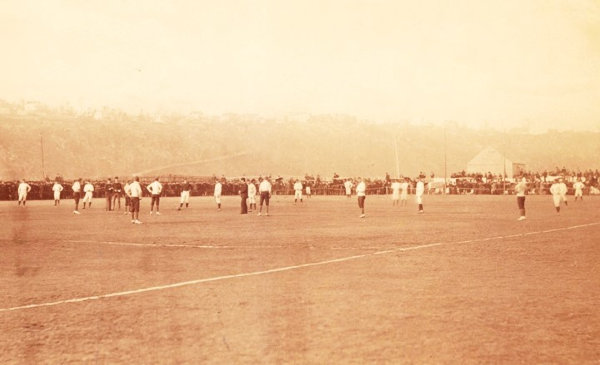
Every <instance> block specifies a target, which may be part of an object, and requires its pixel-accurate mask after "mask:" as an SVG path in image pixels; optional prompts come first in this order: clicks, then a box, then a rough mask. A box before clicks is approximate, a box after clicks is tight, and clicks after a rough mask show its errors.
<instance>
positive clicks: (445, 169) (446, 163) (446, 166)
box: [444, 126, 448, 195]
mask: <svg viewBox="0 0 600 365" xmlns="http://www.w3.org/2000/svg"><path fill="white" fill-rule="evenodd" d="M447 176H448V161H447V153H446V126H444V195H446V184H447V183H448V177H447Z"/></svg>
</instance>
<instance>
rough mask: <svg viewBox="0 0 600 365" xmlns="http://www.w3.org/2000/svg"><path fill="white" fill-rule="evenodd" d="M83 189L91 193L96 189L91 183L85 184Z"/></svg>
mask: <svg viewBox="0 0 600 365" xmlns="http://www.w3.org/2000/svg"><path fill="white" fill-rule="evenodd" d="M83 191H85V192H86V193H91V192H92V191H94V185H92V184H90V183H87V184H85V186H84V187H83Z"/></svg>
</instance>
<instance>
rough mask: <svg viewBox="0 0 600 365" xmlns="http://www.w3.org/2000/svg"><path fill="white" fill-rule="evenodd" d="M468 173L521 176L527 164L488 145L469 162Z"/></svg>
mask: <svg viewBox="0 0 600 365" xmlns="http://www.w3.org/2000/svg"><path fill="white" fill-rule="evenodd" d="M466 171H467V173H469V174H477V173H480V174H486V173H492V174H494V175H500V176H502V175H504V174H506V176H507V177H511V178H512V177H515V176H520V175H521V174H522V173H523V172H524V171H525V164H523V163H520V162H514V161H512V160H510V159H508V158H507V157H506V156H505V155H503V154H502V153H500V152H499V151H498V150H496V149H495V148H493V147H487V148H485V149H484V150H483V151H481V152H479V154H477V156H475V157H473V159H472V160H471V161H469V162H468V163H467V169H466Z"/></svg>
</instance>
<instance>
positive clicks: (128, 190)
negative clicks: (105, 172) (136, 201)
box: [125, 181, 142, 198]
mask: <svg viewBox="0 0 600 365" xmlns="http://www.w3.org/2000/svg"><path fill="white" fill-rule="evenodd" d="M125 194H127V195H129V196H130V197H132V198H141V197H142V187H141V185H140V183H139V182H138V181H134V182H132V183H131V184H129V185H125Z"/></svg>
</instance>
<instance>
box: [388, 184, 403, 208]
mask: <svg viewBox="0 0 600 365" xmlns="http://www.w3.org/2000/svg"><path fill="white" fill-rule="evenodd" d="M391 188H392V205H398V202H399V201H400V189H402V184H400V181H398V180H397V179H396V180H394V182H393V183H392V185H391Z"/></svg>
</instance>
